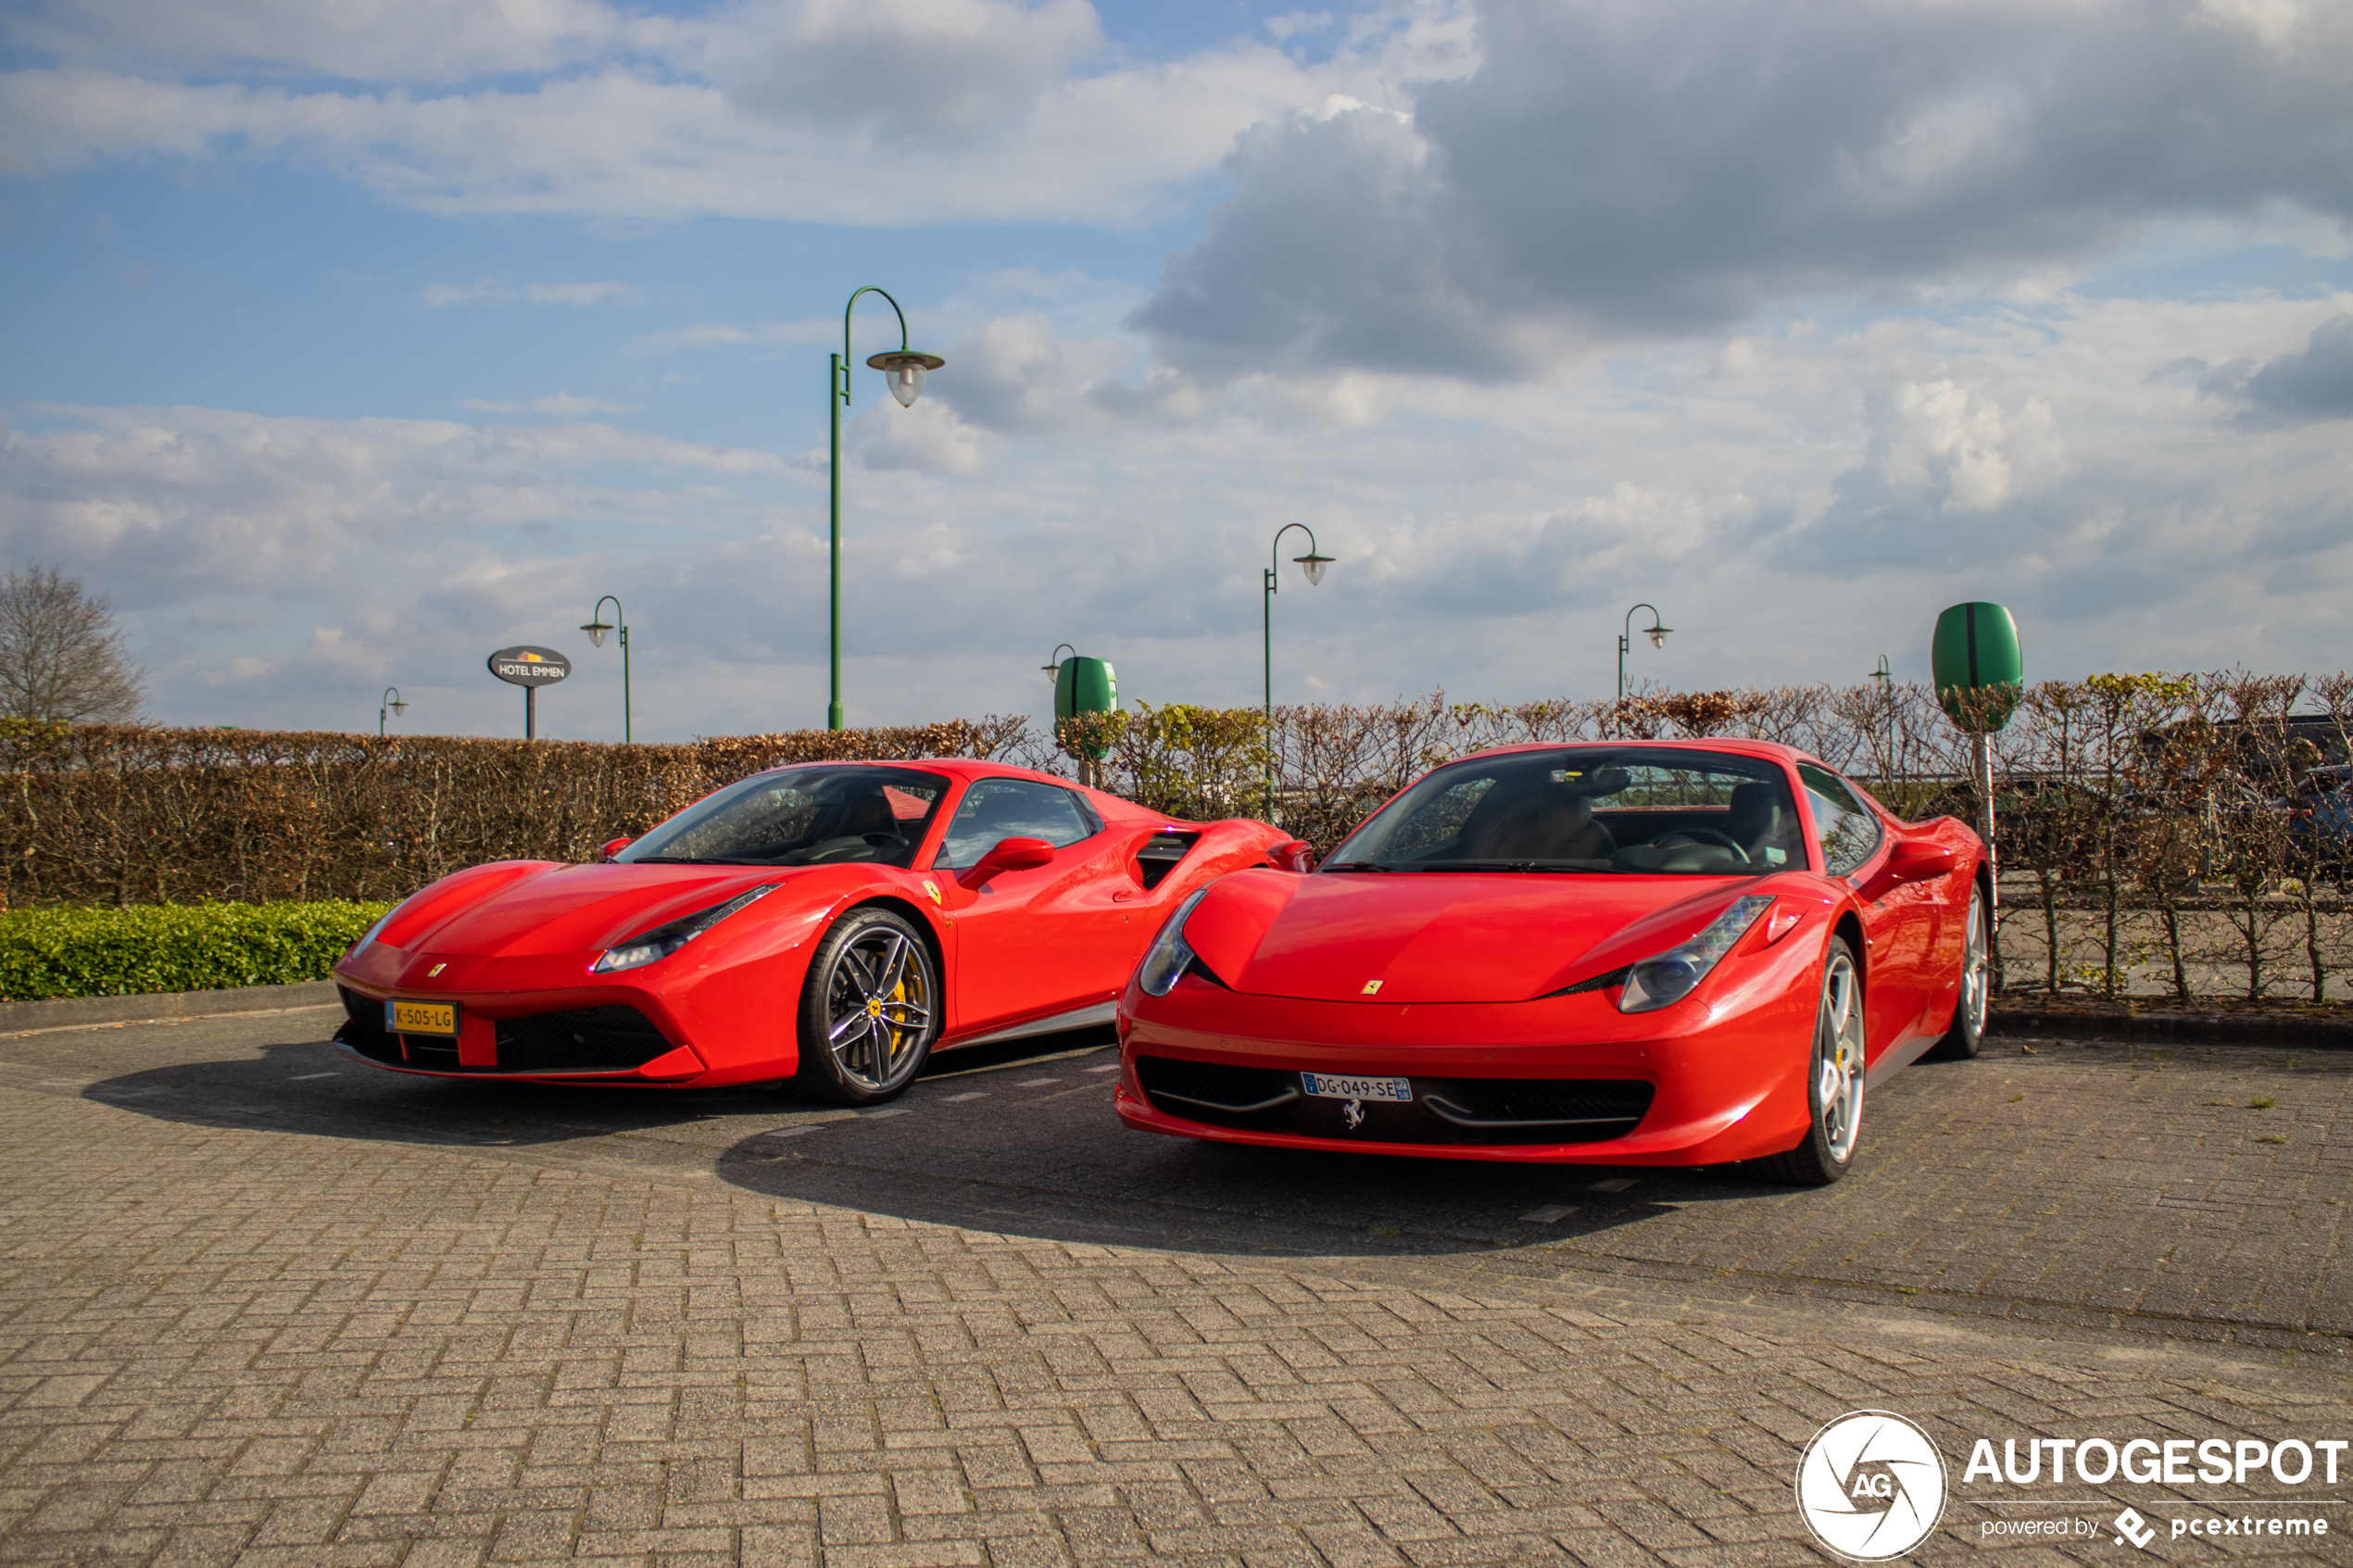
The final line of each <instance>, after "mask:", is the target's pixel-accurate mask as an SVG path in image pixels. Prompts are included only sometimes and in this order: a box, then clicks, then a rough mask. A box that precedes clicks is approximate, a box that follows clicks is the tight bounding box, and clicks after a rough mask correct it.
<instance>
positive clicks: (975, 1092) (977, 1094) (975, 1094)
mask: <svg viewBox="0 0 2353 1568" xmlns="http://www.w3.org/2000/svg"><path fill="white" fill-rule="evenodd" d="M987 1098H988V1090H987V1089H966V1090H965V1091H964V1092H963V1094H960V1095H950V1096H949V1097H948V1098H946V1099H943V1100H941V1101H940V1102H939V1103H940V1104H942V1105H953V1104H955V1103H956V1102H957V1101H958V1100H960V1099H987Z"/></svg>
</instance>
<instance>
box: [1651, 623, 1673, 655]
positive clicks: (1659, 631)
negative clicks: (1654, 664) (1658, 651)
mask: <svg viewBox="0 0 2353 1568" xmlns="http://www.w3.org/2000/svg"><path fill="white" fill-rule="evenodd" d="M1673 630H1675V628H1674V627H1672V626H1661V625H1660V624H1659V623H1658V621H1657V619H1656V618H1655V617H1654V618H1653V619H1652V621H1651V623H1650V625H1649V627H1648V628H1647V631H1648V633H1649V636H1650V640H1651V646H1653V647H1655V648H1663V647H1665V646H1667V633H1669V632H1672V631H1673Z"/></svg>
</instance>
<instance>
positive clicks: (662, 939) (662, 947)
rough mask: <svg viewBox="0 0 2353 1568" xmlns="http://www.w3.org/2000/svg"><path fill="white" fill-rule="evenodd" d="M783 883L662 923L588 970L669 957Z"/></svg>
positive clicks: (594, 971) (612, 969)
mask: <svg viewBox="0 0 2353 1568" xmlns="http://www.w3.org/2000/svg"><path fill="white" fill-rule="evenodd" d="M783 885H784V884H783V883H781V882H763V883H761V884H760V885H759V886H757V887H753V888H748V889H746V890H745V891H744V892H741V893H738V894H736V896H735V897H733V898H730V899H728V900H727V901H726V902H725V903H724V904H713V905H711V908H709V909H697V910H696V911H695V912H694V913H693V914H690V915H681V916H679V917H678V918H677V919H676V920H673V921H672V922H670V923H669V924H667V925H658V926H655V927H654V928H653V929H652V930H651V931H648V932H645V933H642V934H641V935H635V936H632V937H631V938H630V939H629V940H628V941H626V942H623V943H622V944H620V945H619V946H617V947H608V948H606V949H605V950H604V952H603V954H602V955H601V956H599V957H598V960H597V961H596V962H595V963H592V964H590V965H589V966H588V972H589V973H591V974H610V973H612V972H615V971H616V970H623V969H639V968H642V967H644V966H645V965H647V964H649V963H652V962H654V961H655V960H658V959H666V958H668V957H669V956H670V955H671V954H673V953H674V952H676V951H677V950H678V949H679V948H681V947H685V946H686V944H687V943H689V942H691V941H693V940H694V939H695V938H696V937H698V936H700V935H702V934H703V933H704V932H706V931H709V930H710V929H711V927H712V926H714V925H717V924H718V923H719V922H721V921H723V920H725V919H726V918H727V917H728V916H729V915H732V914H734V913H735V912H736V910H737V909H742V908H743V907H744V906H745V905H747V904H749V903H752V902H754V901H755V900H757V899H761V898H764V897H767V896H768V895H769V894H771V893H774V891H776V889H778V888H779V887H782V886H783Z"/></svg>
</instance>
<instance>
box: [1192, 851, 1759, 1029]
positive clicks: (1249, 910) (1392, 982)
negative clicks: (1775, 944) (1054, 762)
mask: <svg viewBox="0 0 2353 1568" xmlns="http://www.w3.org/2000/svg"><path fill="white" fill-rule="evenodd" d="M1781 880H1782V879H1781V878H1780V877H1773V878H1767V879H1764V881H1765V882H1767V883H1778V882H1780V881H1781ZM1759 891H1762V892H1771V891H1778V889H1777V888H1774V887H1770V886H1763V887H1760V886H1759V885H1758V884H1757V881H1756V879H1749V878H1743V879H1741V880H1740V881H1738V882H1734V881H1733V880H1732V879H1730V878H1717V877H1707V878H1693V877H1648V876H1618V875H1613V876H1562V875H1551V874H1541V873H1522V874H1515V873H1510V872H1498V873H1491V874H1490V873H1481V872H1463V873H1456V872H1445V873H1433V872H1403V873H1391V874H1387V875H1382V874H1375V873H1362V872H1331V873H1326V874H1321V875H1315V876H1303V877H1302V876H1297V875H1292V874H1289V873H1286V872H1274V871H1263V872H1262V871H1248V872H1240V873H1239V874H1237V875H1234V876H1230V877H1227V879H1226V880H1225V881H1223V882H1220V883H1218V884H1216V885H1215V886H1214V887H1212V888H1211V889H1210V892H1209V894H1208V896H1207V897H1204V898H1203V899H1202V902H1201V904H1200V906H1199V907H1198V908H1197V909H1194V911H1193V914H1192V918H1191V919H1190V920H1189V921H1188V922H1186V925H1185V941H1186V944H1187V946H1189V947H1191V948H1192V949H1193V951H1194V953H1195V954H1197V955H1198V956H1199V957H1200V959H1201V960H1202V963H1203V964H1205V965H1206V966H1207V967H1208V968H1209V969H1210V971H1211V972H1213V973H1214V974H1215V975H1216V976H1217V978H1218V979H1220V980H1222V981H1224V982H1225V983H1226V984H1227V985H1230V986H1232V987H1233V988H1234V989H1235V990H1237V991H1242V992H1248V993H1251V994H1253V995H1257V996H1265V997H1300V998H1303V999H1308V1000H1320V1001H1336V1002H1337V1001H1348V1002H1380V1003H1399V1002H1402V1003H1408V1004H1412V1003H1423V1002H1504V1001H1526V1000H1528V999H1529V998H1530V997H1541V996H1545V995H1547V994H1549V993H1551V992H1553V991H1556V990H1559V989H1560V988H1561V987H1562V986H1564V985H1574V984H1576V983H1577V982H1579V981H1581V980H1585V979H1589V978H1591V977H1592V976H1593V975H1595V974H1598V973H1602V972H1605V971H1607V970H1609V969H1612V968H1615V967H1617V965H1619V964H1623V963H1629V962H1631V961H1633V960H1636V959H1640V958H1646V957H1648V956H1650V955H1651V954H1653V953H1656V952H1660V951H1662V950H1664V949H1666V948H1667V947H1673V946H1675V945H1676V944H1677V943H1679V942H1681V941H1683V940H1685V939H1687V938H1688V937H1690V936H1691V935H1692V934H1694V933H1695V932H1697V931H1698V930H1699V929H1700V928H1701V927H1703V926H1705V924H1706V923H1707V922H1709V921H1711V920H1713V919H1715V918H1716V916H1717V914H1718V913H1719V912H1720V911H1721V910H1722V909H1723V908H1724V906H1725V905H1726V904H1728V903H1730V901H1731V899H1732V898H1734V897H1738V896H1739V895H1740V894H1742V893H1745V892H1759ZM1374 982H1378V988H1377V989H1375V990H1371V991H1368V990H1367V989H1366V986H1367V985H1372V984H1373V983H1374Z"/></svg>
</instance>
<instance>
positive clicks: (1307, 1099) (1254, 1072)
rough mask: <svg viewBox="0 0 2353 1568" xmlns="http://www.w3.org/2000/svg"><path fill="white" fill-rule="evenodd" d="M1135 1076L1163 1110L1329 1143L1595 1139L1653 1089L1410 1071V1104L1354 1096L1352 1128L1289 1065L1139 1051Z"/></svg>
mask: <svg viewBox="0 0 2353 1568" xmlns="http://www.w3.org/2000/svg"><path fill="white" fill-rule="evenodd" d="M1136 1078H1137V1082H1138V1083H1139V1084H1140V1085H1142V1087H1143V1090H1144V1095H1145V1098H1148V1099H1150V1100H1151V1102H1152V1104H1153V1106H1154V1107H1155V1108H1157V1109H1158V1110H1162V1111H1164V1112H1166V1113H1167V1114H1168V1115H1171V1116H1181V1117H1183V1118H1184V1119H1185V1120H1187V1121H1189V1122H1206V1123H1209V1124H1211V1125H1212V1126H1219V1127H1235V1128H1247V1129H1251V1130H1253V1131H1260V1132H1285V1133H1296V1134H1299V1135H1302V1136H1304V1137H1312V1138H1328V1139H1330V1140H1332V1141H1333V1142H1335V1143H1405V1144H1574V1143H1604V1142H1606V1141H1608V1140H1609V1139H1611V1138H1622V1137H1624V1136H1626V1135H1628V1134H1629V1133H1631V1132H1632V1131H1633V1130H1634V1129H1635V1128H1636V1127H1637V1126H1639V1125H1641V1123H1642V1117H1643V1116H1644V1115H1645V1114H1646V1113H1647V1112H1648V1111H1649V1110H1650V1107H1651V1099H1652V1097H1653V1096H1654V1094H1655V1092H1656V1091H1655V1089H1654V1087H1653V1086H1652V1085H1649V1084H1647V1083H1644V1082H1642V1080H1640V1079H1625V1078H1415V1079H1412V1080H1410V1082H1411V1083H1412V1085H1413V1089H1414V1098H1413V1099H1412V1100H1411V1101H1410V1102H1406V1103H1402V1104H1401V1103H1397V1102H1394V1101H1383V1100H1364V1101H1361V1102H1357V1103H1356V1104H1355V1106H1354V1110H1353V1114H1354V1116H1355V1117H1356V1118H1357V1120H1356V1122H1355V1123H1354V1124H1353V1125H1351V1124H1350V1123H1349V1120H1348V1118H1349V1115H1350V1114H1351V1112H1350V1110H1349V1109H1348V1107H1349V1104H1350V1102H1348V1101H1345V1100H1338V1099H1327V1098H1321V1097H1319V1096H1315V1097H1311V1096H1309V1095H1307V1094H1305V1093H1303V1092H1302V1087H1301V1085H1300V1081H1299V1073H1297V1072H1296V1071H1294V1070H1292V1069H1289V1068H1276V1067H1245V1066H1238V1065H1234V1064H1230V1063H1226V1062H1211V1061H1185V1060H1178V1059H1176V1058H1174V1057H1159V1056H1139V1057H1138V1058H1137V1059H1136Z"/></svg>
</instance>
